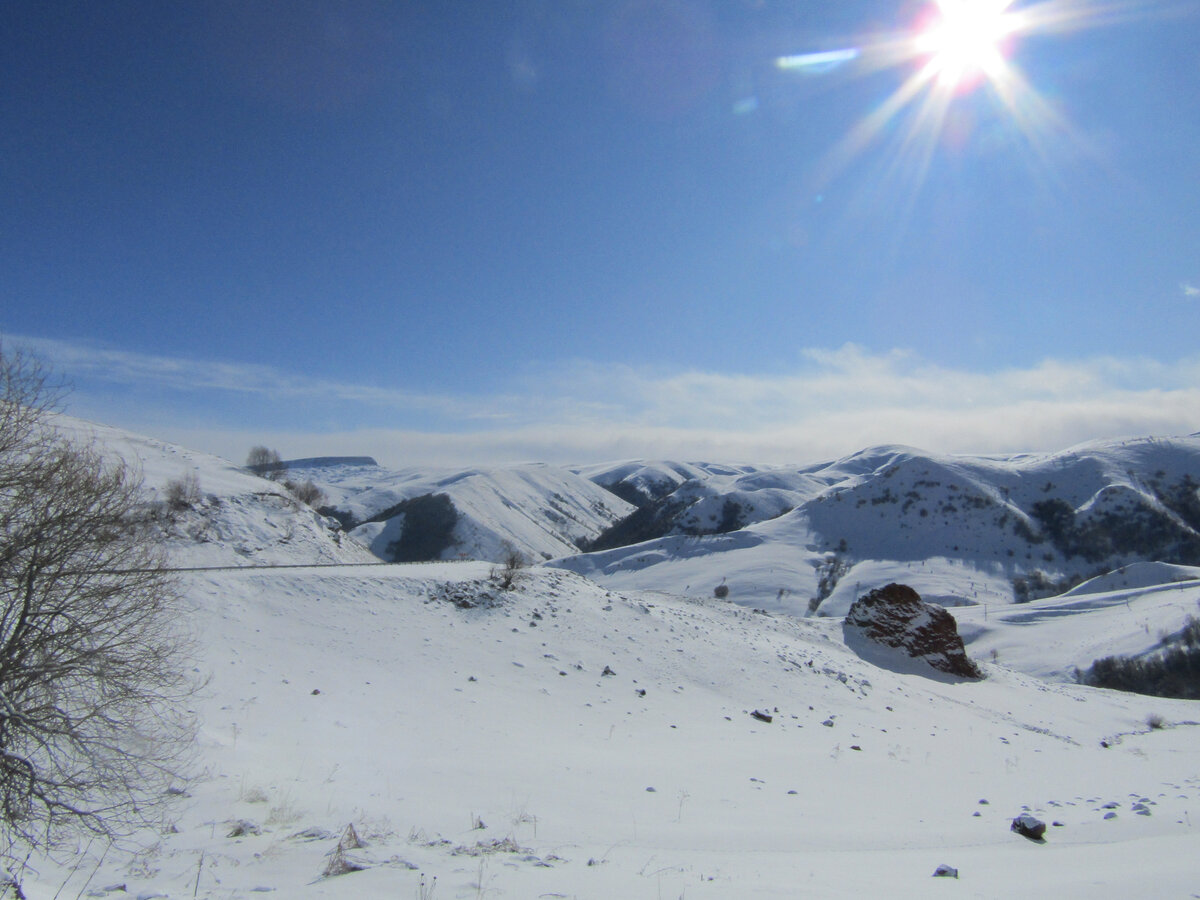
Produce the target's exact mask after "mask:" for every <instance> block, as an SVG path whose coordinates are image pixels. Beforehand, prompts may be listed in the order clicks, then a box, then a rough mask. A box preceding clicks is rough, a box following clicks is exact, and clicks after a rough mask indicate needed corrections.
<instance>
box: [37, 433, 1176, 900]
mask: <svg viewBox="0 0 1200 900" xmlns="http://www.w3.org/2000/svg"><path fill="white" fill-rule="evenodd" d="M102 437H103V439H104V440H105V441H109V440H110V439H111V440H113V441H115V442H116V443H115V444H113V446H117V447H118V448H119V450H120V452H122V453H129V454H134V455H137V456H139V457H140V458H141V460H142V462H141V465H142V468H143V469H144V471H145V472H146V474H147V481H148V483H150V485H151V486H153V487H157V486H159V485H158V484H157V482H161V481H162V480H163V479H166V478H173V477H176V475H177V473H178V471H180V470H186V469H187V467H188V466H191V467H193V471H195V472H196V474H197V477H198V478H199V480H200V483H201V485H202V486H203V487H204V488H205V489H206V490H209V491H212V492H213V493H214V494H215V495H216V496H218V498H220V499H221V500H222V502H221V503H220V504H219V505H216V506H215V508H214V510H215V511H210V512H211V513H212V514H213V515H216V514H217V512H220V514H221V515H222V516H225V517H226V518H222V519H221V520H220V521H221V522H222V527H223V528H228V529H230V533H228V534H223V535H222V537H221V539H220V541H218V542H215V543H219V545H220V546H221V547H227V546H245V547H249V546H251V545H255V546H258V545H261V546H260V549H259V550H257V551H255V552H254V553H253V554H251V556H252V557H253V558H254V559H260V558H261V559H264V560H265V559H266V558H267V557H268V556H269V557H270V560H269V561H270V562H273V563H285V562H286V563H287V564H290V565H298V564H302V563H304V562H306V561H313V558H312V554H313V553H315V552H319V554H336V553H337V552H342V553H347V554H357V553H359V552H360V551H361V548H357V549H356V548H355V546H354V545H353V543H348V541H349V540H350V539H349V538H346V537H343V538H341V543H340V544H338V543H337V541H336V539H335V537H334V533H333V532H330V531H328V530H327V529H326V528H325V527H324V526H323V525H321V526H320V527H318V526H317V525H314V530H313V531H312V532H311V542H312V543H311V545H310V544H309V543H308V537H306V539H305V541H304V542H300V541H297V540H296V537H295V533H296V528H299V527H300V526H299V525H296V526H295V527H294V528H293V534H292V537H291V538H289V539H288V540H287V541H283V540H280V539H279V538H280V537H281V534H282V532H283V531H284V530H285V522H286V521H290V520H285V519H283V518H281V516H282V512H281V510H280V509H279V508H277V507H278V505H279V503H280V501H276V500H274V499H271V497H272V496H274V488H273V487H263V485H264V484H265V482H262V480H261V479H254V478H252V476H248V475H245V474H244V473H239V472H236V471H235V470H234V467H232V466H229V464H228V463H223V462H221V461H219V460H213V458H211V457H203V456H202V455H199V454H189V453H187V452H186V451H181V450H179V449H178V448H171V447H170V446H169V445H160V444H157V443H156V442H147V441H144V440H141V439H133V438H128V437H122V436H119V435H115V434H106V435H103V436H102ZM122 441H124V443H121V442H122ZM243 478H244V479H247V481H245V482H243V481H242V480H241V479H243ZM234 496H244V497H246V498H247V499H246V501H245V503H244V504H243V505H240V506H238V507H237V508H238V509H239V510H241V511H242V512H239V514H238V516H241V515H242V514H243V513H244V515H245V517H246V518H245V519H241V518H239V517H238V516H234V515H233V514H232V513H231V512H230V509H231V508H232V507H234V504H233V503H231V502H230V499H229V498H231V497H234ZM255 498H257V499H255ZM288 514H289V515H290V516H293V517H295V518H296V520H297V522H299V521H305V522H307V521H309V520H310V517H311V514H310V513H309V512H306V511H304V510H298V509H295V510H289V513H288ZM785 519H786V517H785ZM785 519H779V520H775V521H776V522H778V523H783V522H784V520H785ZM268 521H274V522H276V525H275V527H274V528H272V527H271V526H270V525H267V524H265V523H266V522H268ZM314 521H316V522H317V523H318V525H320V521H319V518H318V519H315V520H314ZM756 527H757V526H756ZM756 527H752V528H750V529H745V530H743V531H742V532H739V533H735V534H732V535H727V536H714V537H711V538H701V539H696V538H683V537H680V538H678V540H679V541H680V544H679V546H678V547H677V548H675V551H674V552H673V553H672V552H668V551H669V546H668V545H666V544H662V543H656V544H655V545H654V546H653V547H651V548H643V552H655V553H661V554H662V555H661V557H659V558H657V559H656V560H655V562H654V566H655V567H656V568H657V569H658V570H659V571H661V572H669V571H672V570H674V571H675V573H676V576H677V577H673V578H672V579H669V580H668V579H666V578H664V579H663V580H662V582H661V587H660V589H658V590H646V589H633V588H632V587H631V588H629V589H625V588H618V587H617V586H616V585H614V584H613V583H612V582H613V581H615V580H616V579H617V575H616V574H615V572H614V573H612V574H607V575H605V579H606V583H605V584H598V583H597V582H595V581H592V580H589V579H588V578H585V577H583V576H582V575H580V574H577V573H576V572H571V571H566V570H564V569H562V568H550V567H535V568H531V569H528V570H526V571H524V572H523V573H522V574H521V576H520V578H519V580H518V582H517V584H516V586H515V588H514V589H513V590H510V591H505V590H501V589H500V588H499V587H497V585H496V583H495V581H494V579H493V577H492V574H493V572H492V570H493V566H492V564H490V563H485V562H460V563H452V562H443V563H428V564H420V565H393V566H362V565H334V566H321V567H313V568H251V567H246V566H243V567H241V568H222V569H210V570H206V571H189V572H185V573H181V575H180V578H181V579H182V581H181V584H182V587H183V589H184V594H185V598H186V606H187V609H188V622H187V623H186V624H187V625H188V627H189V628H190V629H191V630H192V631H193V632H194V633H195V635H196V638H197V652H196V658H195V659H194V660H193V661H192V662H193V664H194V666H195V667H196V668H197V670H198V672H199V673H200V674H202V675H204V676H206V677H207V678H208V679H209V680H208V683H207V686H206V687H205V689H204V691H203V693H202V695H201V696H200V697H198V698H197V711H198V713H199V717H200V722H201V731H200V735H199V746H198V759H197V763H196V767H195V771H194V780H193V781H192V782H190V783H188V784H186V785H182V784H181V787H184V788H185V790H186V794H187V796H186V797H183V798H181V801H180V803H179V806H178V808H177V810H176V812H175V814H174V815H173V817H172V818H171V819H170V820H169V821H164V822H163V823H162V828H161V829H159V830H158V831H157V832H156V833H154V834H152V835H147V836H145V837H147V838H148V844H147V846H146V848H145V849H144V850H142V851H141V852H139V853H137V854H136V855H133V856H129V855H127V854H125V853H121V852H117V851H112V852H109V853H108V854H107V855H104V848H101V847H98V846H91V847H90V848H89V847H86V846H85V847H81V848H80V852H79V853H78V854H70V855H68V858H67V859H65V860H64V861H61V862H60V863H57V864H56V863H52V862H47V861H44V860H43V861H37V865H36V868H31V869H30V870H28V871H27V872H26V877H25V887H26V892H27V894H28V895H29V897H31V898H36V900H43V898H44V900H49V898H52V897H55V896H56V895H57V896H63V897H75V896H77V895H82V896H94V897H107V898H121V897H145V898H150V897H171V898H187V897H198V898H213V900H216V898H222V900H224V898H229V900H234V898H249V897H252V896H259V895H260V894H262V893H265V894H273V895H274V896H279V897H286V898H293V897H295V898H304V897H314V898H315V897H326V898H345V900H350V898H356V900H357V898H366V900H375V898H378V900H384V898H386V900H393V898H420V900H429V898H433V900H448V898H478V897H490V898H500V897H511V898H537V897H579V898H672V900H674V898H680V897H685V898H702V897H711V898H744V897H779V898H784V897H798V896H804V897H848V896H886V897H897V898H903V897H921V898H925V897H929V896H934V895H943V894H944V895H946V896H960V897H1001V896H1012V895H1030V896H1051V897H1059V898H1068V897H1079V898H1085V897H1086V898H1097V897H1114V898H1116V897H1131V896H1146V895H1150V894H1152V895H1154V896H1162V897H1188V896H1200V865H1198V864H1197V862H1196V859H1197V852H1198V851H1200V708H1198V707H1197V705H1196V704H1195V703H1193V702H1187V701H1170V700H1163V699H1158V698H1150V697H1144V696H1140V695H1134V694H1119V693H1113V692H1108V691H1103V690H1097V689H1091V688H1085V687H1080V686H1077V685H1075V684H1071V683H1067V682H1065V681H1062V680H1047V679H1043V678H1038V677H1035V675H1045V676H1050V678H1051V679H1052V678H1055V677H1057V678H1060V679H1061V677H1062V673H1063V672H1064V671H1066V669H1067V668H1068V667H1070V666H1071V665H1077V664H1081V662H1080V661H1081V660H1082V661H1083V662H1085V663H1086V662H1088V661H1090V660H1087V659H1086V657H1087V655H1088V654H1089V653H1092V652H1094V651H1093V649H1091V648H1101V647H1103V648H1106V649H1105V652H1114V650H1113V649H1109V648H1116V651H1120V652H1125V651H1126V650H1129V649H1132V650H1137V648H1139V647H1141V648H1142V649H1145V646H1148V645H1149V644H1150V643H1153V642H1154V641H1156V640H1157V639H1158V636H1159V631H1160V630H1164V629H1167V630H1169V629H1172V628H1177V627H1178V623H1179V622H1180V621H1182V617H1183V616H1185V615H1186V614H1188V613H1190V612H1193V611H1197V604H1198V603H1200V582H1190V583H1189V582H1187V581H1181V582H1172V581H1171V579H1173V578H1177V577H1186V576H1189V575H1191V574H1192V571H1191V570H1180V569H1175V568H1172V569H1161V570H1146V571H1144V572H1140V573H1139V572H1129V573H1126V575H1125V576H1113V579H1114V580H1112V581H1110V582H1101V583H1096V584H1093V585H1091V588H1090V589H1089V588H1088V586H1087V585H1083V586H1081V587H1080V588H1079V589H1077V590H1076V591H1075V592H1073V593H1072V594H1071V595H1069V596H1065V597H1061V598H1054V599H1052V600H1044V601H1038V602H1036V603H1033V604H1029V605H1022V606H1007V605H1000V604H996V605H994V606H993V605H988V606H982V605H981V606H978V607H975V608H969V607H962V608H956V609H954V610H953V612H954V613H955V614H956V616H958V618H959V621H960V623H961V627H962V629H963V631H964V633H965V635H966V636H967V637H968V639H969V640H970V643H969V645H968V651H969V652H970V653H971V654H972V656H973V657H974V658H975V659H976V660H977V661H978V662H980V663H981V664H982V666H983V668H984V669H985V671H986V673H987V678H986V679H985V680H983V681H981V682H978V683H969V682H957V683H955V682H951V681H947V680H939V679H937V678H933V677H926V676H923V675H920V674H905V673H901V672H895V671H890V670H888V669H882V668H878V667H877V666H875V665H872V664H871V663H869V662H867V661H865V660H863V659H860V658H859V657H858V656H856V655H855V654H854V653H853V652H852V651H851V650H849V649H848V648H847V647H846V646H845V644H844V643H843V641H842V636H841V627H840V622H839V621H838V620H837V619H833V618H815V619H802V618H799V617H795V616H787V615H781V614H778V613H777V612H772V611H769V610H765V609H764V610H763V611H756V610H754V609H751V608H747V607H743V606H739V605H737V604H735V603H733V602H729V601H721V600H717V599H715V598H713V597H712V587H713V585H714V584H719V583H720V581H721V578H722V577H724V575H723V573H724V572H725V571H726V570H725V568H724V563H723V559H722V556H721V554H720V553H719V552H713V553H709V552H697V551H696V548H697V547H700V546H703V545H705V544H706V543H707V542H718V541H722V540H725V541H734V540H742V541H745V542H746V543H745V544H744V545H741V544H738V545H736V547H735V546H733V545H731V548H730V549H731V550H736V552H739V553H744V554H752V553H754V552H756V549H757V552H759V553H763V554H764V555H763V556H762V558H761V559H760V560H759V562H758V563H757V565H759V566H760V567H761V569H762V571H763V573H764V574H763V576H762V577H763V579H764V580H765V578H766V577H767V575H768V574H777V572H775V571H774V567H775V566H776V565H782V564H783V563H782V562H781V561H780V560H781V558H782V556H781V555H780V556H776V557H772V556H770V555H769V554H767V553H766V551H764V550H761V549H758V548H761V547H763V546H767V545H771V546H776V547H777V548H778V547H782V542H768V541H760V543H759V544H757V545H755V544H754V543H753V541H754V540H756V539H757V538H756V537H755V534H756ZM238 529H242V530H241V531H238ZM305 534H306V535H309V532H307V531H306V532H305ZM271 535H274V536H275V540H274V541H273V542H270V543H267V542H265V538H266V537H267V536H271ZM664 540H675V539H664ZM689 541H690V542H692V543H691V544H689V543H688V542H689ZM210 543H213V542H210ZM318 546H319V547H321V548H325V549H322V550H320V551H317V550H315V549H314V548H316V547H318ZM710 549H715V545H713V546H712V547H710ZM171 552H172V554H173V560H174V562H175V564H176V565H178V566H187V567H192V566H198V565H211V564H213V563H211V562H210V560H217V561H219V563H218V564H220V565H227V564H228V563H229V561H230V560H232V561H233V562H239V561H240V562H243V563H244V562H246V561H247V558H246V557H245V556H244V554H241V553H237V552H234V551H227V550H222V551H220V552H217V551H216V550H214V549H213V548H212V547H210V546H208V544H206V543H202V542H197V541H190V542H189V541H188V540H186V539H185V538H184V537H182V536H179V535H176V537H175V539H174V540H173V542H172V551H171ZM771 552H776V551H771ZM323 558H324V557H322V559H323ZM747 558H750V557H747ZM250 561H253V559H252V560H250ZM345 561H346V562H356V561H359V559H358V558H356V559H354V560H350V559H347V560H345ZM672 567H674V569H672ZM896 571H897V570H896V569H881V570H880V571H879V573H878V575H879V576H880V577H882V576H885V575H889V576H890V575H892V574H895V572H896ZM1122 577H1124V578H1125V579H1126V580H1125V583H1121V582H1120V578H1122ZM688 585H690V586H691V589H690V590H685V588H686V587H687V586H688ZM869 586H870V587H873V586H877V585H875V584H871V585H869ZM867 587H868V585H863V589H864V590H866V589H867ZM768 593H770V592H768V591H764V594H768ZM785 599H786V596H785ZM992 650H996V654H995V657H994V659H993V655H992V652H991V651H992ZM1031 673H1033V674H1031ZM755 711H761V712H763V713H765V714H767V715H769V716H770V718H771V721H770V722H766V721H763V720H762V719H760V718H756V717H754V716H752V715H751V714H752V713H753V712H755ZM1152 716H1157V717H1161V720H1162V723H1163V725H1164V727H1161V728H1151V727H1150V726H1149V724H1148V720H1149V719H1150V718H1151V717H1152ZM1026 810H1028V811H1030V812H1032V813H1033V814H1034V815H1036V816H1038V817H1039V818H1041V819H1043V820H1044V821H1045V822H1046V823H1047V825H1048V826H1049V828H1048V832H1047V836H1046V842H1045V843H1043V844H1036V843H1033V842H1031V841H1029V840H1027V839H1025V838H1023V837H1020V836H1018V835H1017V834H1014V833H1012V832H1011V831H1010V830H1009V824H1010V822H1011V820H1012V819H1013V818H1014V817H1015V816H1017V815H1018V814H1019V813H1021V812H1022V811H1026ZM1192 812H1196V813H1197V818H1196V820H1195V821H1193V819H1192V817H1191V813H1192ZM349 825H353V826H354V829H355V831H356V832H357V834H358V836H359V837H360V839H361V842H362V843H363V846H362V847H359V848H355V849H347V850H345V851H344V852H343V853H342V855H341V858H342V859H343V860H345V861H348V862H349V863H351V864H352V865H354V866H359V867H361V868H360V870H359V871H353V872H349V873H348V874H341V875H335V876H323V875H322V873H323V872H325V871H326V870H327V867H329V865H330V862H331V859H333V858H334V857H335V856H336V854H337V847H338V843H339V839H340V838H341V837H342V836H343V834H344V832H345V829H346V828H347V826H349ZM943 863H944V864H948V865H950V866H953V867H956V868H957V869H958V870H959V878H958V879H957V880H953V879H935V878H933V877H932V874H933V872H934V870H935V868H936V867H937V866H938V865H939V864H943Z"/></svg>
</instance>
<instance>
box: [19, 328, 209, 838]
mask: <svg viewBox="0 0 1200 900" xmlns="http://www.w3.org/2000/svg"><path fill="white" fill-rule="evenodd" d="M0 391H2V394H0V817H2V819H3V825H4V829H3V831H4V836H5V838H6V841H7V843H6V845H0V856H6V857H8V859H9V860H13V859H14V855H15V853H16V851H17V850H18V849H20V848H21V847H25V848H27V849H30V850H37V851H44V850H48V849H51V848H53V847H55V846H57V845H58V844H59V843H60V841H62V840H64V839H65V838H67V837H69V836H71V835H74V834H78V833H80V832H92V833H94V834H98V835H101V836H104V837H106V838H110V839H112V838H117V837H120V836H123V835H127V834H129V833H131V832H133V831H134V830H136V829H137V828H139V827H141V826H142V825H146V824H152V823H154V822H155V821H156V820H157V817H158V816H159V815H160V814H161V812H162V806H163V804H164V803H165V802H167V801H168V800H169V796H170V794H171V793H172V792H171V791H169V790H168V789H169V788H171V787H172V786H173V785H176V784H178V777H179V776H178V773H179V771H180V770H181V766H183V764H184V763H185V762H186V759H187V756H188V754H189V751H190V748H191V746H192V736H193V733H194V732H193V727H192V721H191V715H190V713H189V712H188V711H187V703H188V700H189V698H190V697H191V696H192V695H193V694H194V692H195V688H196V685H195V682H194V681H193V680H192V679H191V678H190V677H189V676H187V675H185V674H184V673H183V671H182V667H181V663H182V662H183V660H184V659H185V658H186V651H187V643H186V639H185V638H183V637H181V636H180V634H179V633H178V631H177V630H176V622H177V621H178V617H177V615H176V609H175V604H176V601H177V594H176V591H175V585H174V582H173V580H172V576H171V574H170V573H169V572H168V571H167V569H166V568H165V563H164V558H163V555H162V552H161V550H160V549H159V547H158V545H157V544H156V543H155V542H154V540H153V538H152V536H151V535H152V532H151V530H150V527H151V525H150V517H149V515H148V511H147V507H146V505H145V504H144V503H143V498H142V492H141V480H140V478H139V477H138V476H137V473H136V472H134V471H133V470H131V469H130V468H129V466H127V465H126V464H124V463H122V462H120V461H116V462H114V461H112V460H109V459H106V458H105V457H104V456H102V455H101V453H100V452H99V451H98V450H97V449H96V448H95V447H94V446H92V445H90V444H86V443H80V442H78V441H76V440H72V439H71V438H69V437H68V436H66V435H64V433H63V432H62V431H60V430H59V429H58V428H56V427H55V424H54V421H53V418H52V405H53V402H54V397H53V396H52V392H50V391H48V389H47V381H46V378H45V375H44V372H43V370H42V369H41V367H40V366H39V365H38V364H37V363H36V362H35V361H33V360H31V359H30V357H28V356H27V355H24V354H22V353H20V352H17V353H7V352H5V348H3V347H0Z"/></svg>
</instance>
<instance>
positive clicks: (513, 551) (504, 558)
mask: <svg viewBox="0 0 1200 900" xmlns="http://www.w3.org/2000/svg"><path fill="white" fill-rule="evenodd" d="M527 565H529V561H528V560H527V559H526V558H525V554H524V553H522V552H521V551H520V550H518V549H517V548H516V547H514V546H513V545H512V544H511V543H509V542H508V541H504V543H503V544H501V546H500V565H499V566H494V567H493V568H492V572H491V575H492V580H493V581H495V582H496V583H497V584H499V585H500V587H501V588H503V589H504V590H506V591H511V590H512V589H513V587H514V586H515V585H516V583H517V580H518V578H519V576H520V574H521V570H522V569H524V568H525V567H526V566H527Z"/></svg>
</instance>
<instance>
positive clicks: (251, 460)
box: [246, 445, 287, 481]
mask: <svg viewBox="0 0 1200 900" xmlns="http://www.w3.org/2000/svg"><path fill="white" fill-rule="evenodd" d="M246 468H247V469H250V470H252V471H254V472H257V473H258V474H259V475H261V476H263V478H269V479H271V480H272V481H282V480H283V479H284V478H286V477H287V465H286V464H285V463H284V461H283V460H282V459H281V458H280V456H279V451H278V450H272V449H270V448H269V447H263V446H262V445H259V446H257V447H251V448H250V452H249V453H248V454H247V455H246Z"/></svg>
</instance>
